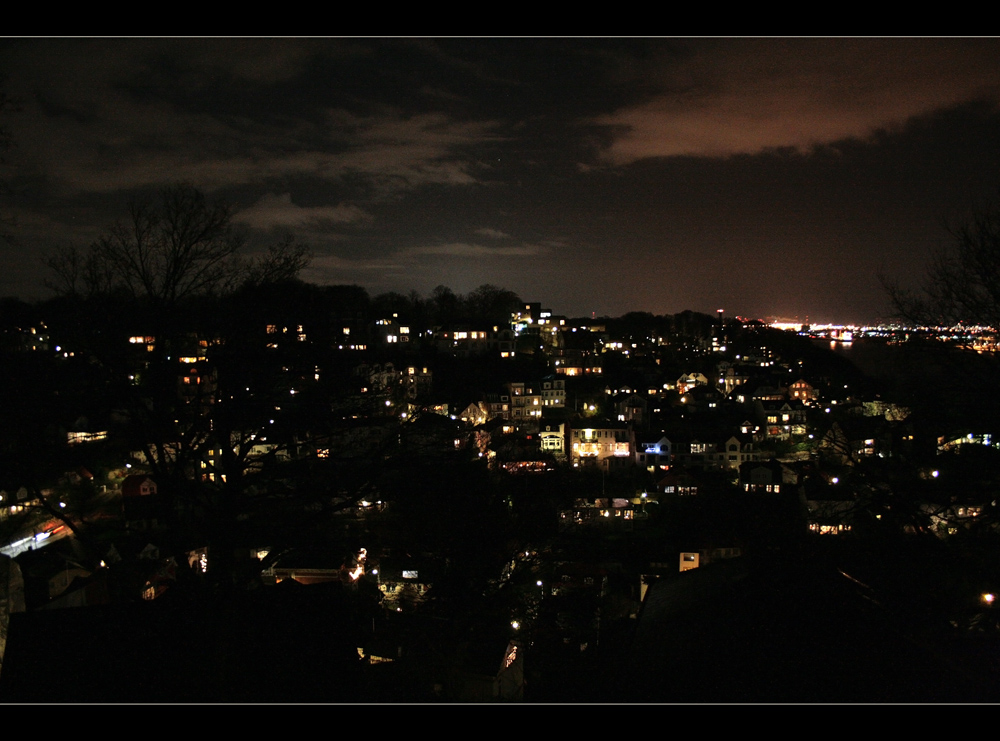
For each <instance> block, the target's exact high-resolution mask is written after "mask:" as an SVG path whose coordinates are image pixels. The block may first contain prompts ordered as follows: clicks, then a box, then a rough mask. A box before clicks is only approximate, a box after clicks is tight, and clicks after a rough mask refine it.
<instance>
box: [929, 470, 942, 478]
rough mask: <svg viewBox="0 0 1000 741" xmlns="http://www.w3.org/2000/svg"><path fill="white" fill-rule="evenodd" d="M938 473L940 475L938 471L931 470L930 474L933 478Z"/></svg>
mask: <svg viewBox="0 0 1000 741" xmlns="http://www.w3.org/2000/svg"><path fill="white" fill-rule="evenodd" d="M940 475H941V472H940V471H931V476H933V477H934V478H937V477H938V476H940Z"/></svg>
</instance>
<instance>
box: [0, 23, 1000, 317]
mask: <svg viewBox="0 0 1000 741" xmlns="http://www.w3.org/2000/svg"><path fill="white" fill-rule="evenodd" d="M0 72H2V73H3V74H5V75H6V82H4V83H3V86H2V88H0V89H2V90H4V91H5V92H6V93H7V95H8V96H11V97H13V98H15V99H17V100H18V103H19V110H17V111H11V112H8V113H5V114H3V115H2V117H0V124H2V126H3V127H4V128H5V129H6V130H7V131H8V132H9V134H10V135H11V138H12V140H13V146H12V148H10V149H9V150H8V151H7V152H6V154H5V164H4V165H3V167H2V172H0V176H2V177H3V178H4V179H5V180H6V181H7V184H8V185H9V186H10V187H11V189H12V193H11V194H9V195H7V196H4V197H3V198H2V199H0V213H3V214H6V215H10V216H13V217H15V218H16V225H15V226H14V227H12V228H10V229H8V231H10V232H12V234H13V236H14V237H15V238H16V243H15V244H13V245H7V244H3V245H2V246H0V295H5V296H20V297H21V298H23V299H26V300H34V299H37V298H44V297H45V296H47V295H48V294H47V292H46V290H45V289H44V288H43V286H42V280H43V278H44V268H43V267H42V265H41V262H40V260H41V258H42V257H43V256H44V255H46V254H48V253H49V252H50V251H51V250H53V249H55V248H56V247H58V246H64V245H74V244H75V245H79V246H81V247H83V246H86V245H87V244H89V243H90V241H91V240H93V239H94V238H95V237H96V236H97V235H98V234H99V233H100V232H102V231H103V230H105V229H107V228H108V227H109V226H110V225H111V224H112V223H113V222H114V221H115V220H116V219H118V218H121V217H122V216H124V214H125V208H126V204H127V203H128V201H129V200H130V199H131V198H135V197H136V196H141V195H142V194H144V193H148V192H154V191H155V190H157V189H159V188H161V187H163V186H165V185H170V184H174V183H177V182H187V183H190V184H193V185H195V186H197V187H200V188H202V189H204V190H205V191H206V192H208V193H210V194H211V195H212V196H216V197H220V198H224V199H227V200H230V201H233V202H234V203H236V204H238V206H239V207H240V209H241V210H240V212H239V215H238V220H239V221H240V222H241V223H242V224H244V225H245V226H246V228H247V229H249V230H250V234H251V237H252V244H253V245H254V247H255V249H263V248H264V247H265V246H266V245H267V244H269V243H272V242H274V241H277V240H278V239H280V238H281V236H283V235H284V234H286V233H287V232H289V231H291V232H293V233H294V234H295V235H296V236H297V237H298V239H299V240H300V241H301V242H303V243H306V244H308V245H309V246H310V248H311V249H312V251H313V253H314V260H313V262H312V265H311V266H310V268H309V269H308V270H307V271H306V272H305V273H304V274H303V275H302V277H303V278H304V279H306V280H308V281H311V282H315V283H331V284H344V283H356V284H358V285H361V286H364V287H365V288H366V289H367V290H368V292H369V293H370V294H371V295H372V296H374V295H377V294H379V293H382V292H384V291H398V292H401V293H409V292H410V291H411V290H416V291H417V292H419V293H420V294H422V295H424V296H429V295H430V293H431V291H432V290H433V289H434V287H435V286H438V285H442V284H443V285H446V286H449V287H450V288H451V289H452V290H453V291H455V292H456V293H466V292H468V291H471V290H473V289H474V288H476V287H477V286H479V285H480V284H482V283H493V284H496V285H499V286H502V287H504V288H508V289H510V290H513V291H515V292H517V293H518V294H519V295H520V296H521V297H522V298H523V299H524V300H526V301H541V302H542V303H543V304H544V305H545V306H546V307H547V308H550V309H551V310H552V311H554V312H556V313H558V314H568V315H570V316H581V315H590V314H591V313H592V312H595V313H596V314H597V315H598V316H601V315H611V316H617V315H621V314H623V313H625V312H627V311H633V310H636V311H650V312H653V313H656V314H665V313H675V312H679V311H682V310H684V309H694V310H697V311H703V312H706V313H714V312H715V311H716V310H717V309H724V310H725V312H726V314H727V315H734V314H739V315H745V316H751V317H758V318H766V317H781V318H787V319H795V318H797V319H799V320H802V321H805V320H807V319H808V320H810V321H812V322H858V323H861V322H871V321H875V320H876V319H878V318H879V317H880V316H884V315H885V314H886V313H887V309H888V307H887V306H886V301H885V298H884V293H883V291H882V289H881V287H880V284H879V280H878V274H879V273H880V272H884V273H886V274H889V275H891V276H893V277H896V278H898V279H900V280H902V281H903V282H904V283H909V284H913V283H915V282H917V281H918V280H919V279H920V276H921V274H922V272H923V270H924V267H925V265H926V263H927V259H928V257H929V255H930V254H931V253H932V252H933V251H934V250H935V249H936V248H938V247H940V246H941V245H943V244H946V243H947V241H948V232H947V230H946V228H945V227H946V224H948V223H955V222H956V221H959V220H961V219H962V218H963V217H965V216H966V215H967V214H968V212H969V211H970V210H971V209H973V208H976V207H982V206H984V205H985V204H989V203H994V202H1000V109H998V107H997V103H998V100H1000V39H974V38H950V39H931V38H915V39H901V38H892V39H870V38H860V39H849V38H830V39H786V38H760V39H757V38H682V39H670V38H650V39H642V38H521V39H510V38H413V39H409V38H386V39H379V38H330V39H301V38H297V39H257V38H249V39H228V38H222V39H219V38H212V39H183V38H173V39H170V38H167V39H103V38H102V39H71V38H58V39H45V38H35V39H6V40H2V41H0Z"/></svg>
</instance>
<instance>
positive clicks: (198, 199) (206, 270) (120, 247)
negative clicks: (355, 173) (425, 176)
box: [44, 185, 309, 306]
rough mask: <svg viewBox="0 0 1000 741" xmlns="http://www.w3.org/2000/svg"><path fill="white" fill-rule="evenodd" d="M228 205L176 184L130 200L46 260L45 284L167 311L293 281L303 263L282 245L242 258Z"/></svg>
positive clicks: (302, 254)
mask: <svg viewBox="0 0 1000 741" xmlns="http://www.w3.org/2000/svg"><path fill="white" fill-rule="evenodd" d="M234 215H235V209H234V207H233V206H232V205H231V204H229V203H226V202H223V201H210V200H209V199H208V198H207V197H206V196H205V194H204V193H202V192H201V191H200V190H198V189H197V188H194V187H193V186H190V185H175V186H172V187H169V188H165V189H164V190H163V191H161V192H160V194H159V198H158V199H157V200H155V201H154V200H148V199H146V200H136V201H133V202H132V203H131V204H130V206H129V214H128V218H127V219H125V220H124V221H120V222H118V223H116V224H115V225H114V226H112V227H111V229H110V230H109V231H108V232H107V233H106V234H103V235H102V236H100V237H99V238H98V239H97V240H96V241H95V242H94V243H93V244H91V245H90V247H89V248H87V249H86V250H80V249H78V248H76V247H70V248H63V249H60V250H57V251H56V252H55V253H54V254H53V255H51V256H50V257H48V258H46V259H45V261H44V262H45V265H46V266H47V267H48V268H49V271H50V279H49V281H48V285H49V287H50V288H52V289H53V290H55V291H56V292H57V293H59V294H60V295H72V296H92V295H100V294H107V293H111V292H114V291H122V292H124V293H125V294H127V295H130V296H131V297H133V298H136V299H147V300H150V301H151V302H153V303H155V304H159V305H168V306H169V305H173V304H176V303H177V302H179V301H182V300H184V299H186V298H190V297H192V296H197V295H206V294H217V293H223V292H228V291H231V290H233V289H234V288H237V287H239V286H241V285H246V284H251V285H260V284H263V283H266V282H269V281H273V280H286V279H289V278H293V277H295V276H296V275H297V274H298V272H299V271H300V270H301V269H302V268H304V267H305V266H306V265H307V264H308V262H309V257H308V254H307V251H306V249H305V248H304V247H301V246H298V245H295V244H294V242H293V240H292V239H286V240H284V241H282V242H280V243H279V244H277V245H274V246H272V247H271V248H270V249H269V250H268V252H267V253H266V254H265V255H263V256H262V257H259V258H256V259H247V258H245V257H243V252H244V250H245V248H246V241H247V240H246V235H245V234H244V233H242V232H240V231H239V230H237V229H236V227H235V226H234V224H233V216H234Z"/></svg>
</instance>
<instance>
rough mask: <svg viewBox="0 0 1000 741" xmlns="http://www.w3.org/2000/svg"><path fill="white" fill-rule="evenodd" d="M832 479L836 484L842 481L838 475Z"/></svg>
mask: <svg viewBox="0 0 1000 741" xmlns="http://www.w3.org/2000/svg"><path fill="white" fill-rule="evenodd" d="M830 481H832V482H833V483H835V484H839V483H840V479H838V478H837V477H836V476H834V477H833V478H832V479H830Z"/></svg>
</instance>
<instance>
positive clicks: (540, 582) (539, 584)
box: [535, 579, 542, 587]
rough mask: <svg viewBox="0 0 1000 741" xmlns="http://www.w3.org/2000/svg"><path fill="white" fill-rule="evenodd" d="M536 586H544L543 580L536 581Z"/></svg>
mask: <svg viewBox="0 0 1000 741" xmlns="http://www.w3.org/2000/svg"><path fill="white" fill-rule="evenodd" d="M535 586H538V587H540V586H542V580H541V579H539V580H538V581H536V582H535Z"/></svg>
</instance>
